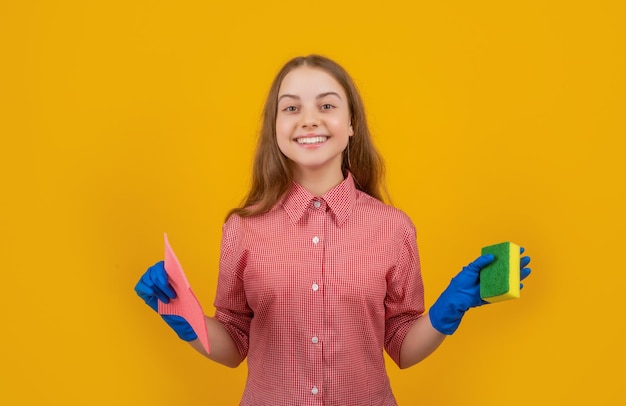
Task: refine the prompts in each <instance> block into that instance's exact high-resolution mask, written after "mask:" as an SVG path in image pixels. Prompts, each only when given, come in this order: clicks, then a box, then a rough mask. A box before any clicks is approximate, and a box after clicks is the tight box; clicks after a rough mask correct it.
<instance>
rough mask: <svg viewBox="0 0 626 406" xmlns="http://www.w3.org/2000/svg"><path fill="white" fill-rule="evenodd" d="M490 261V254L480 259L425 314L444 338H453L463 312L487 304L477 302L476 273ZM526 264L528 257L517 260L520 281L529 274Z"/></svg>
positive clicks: (478, 291) (470, 265)
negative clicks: (448, 336) (450, 336)
mask: <svg viewBox="0 0 626 406" xmlns="http://www.w3.org/2000/svg"><path fill="white" fill-rule="evenodd" d="M523 252H524V248H521V249H520V254H521V253H523ZM493 260H494V256H493V255H492V254H487V255H481V256H480V257H478V258H477V259H476V260H475V261H474V262H471V263H470V264H469V265H467V266H466V267H464V268H463V270H461V272H459V274H458V275H457V276H455V277H454V278H452V281H450V284H449V285H448V287H447V288H446V290H444V291H443V293H442V294H441V296H439V298H438V299H437V301H435V303H434V304H433V305H432V307H431V308H430V310H429V311H428V314H429V316H430V323H431V324H432V326H433V327H434V328H435V329H436V330H437V331H439V332H440V333H442V334H447V335H451V334H453V333H454V332H455V331H456V329H457V328H458V327H459V324H461V319H462V318H463V315H464V314H465V312H466V311H468V310H469V309H470V308H472V307H477V306H482V305H483V304H487V302H485V301H484V300H482V299H481V298H480V270H481V269H483V268H484V267H485V266H487V265H489V264H490V263H491V262H493ZM529 262H530V257H522V258H521V259H520V280H522V279H524V278H526V277H527V276H528V275H529V274H530V269H529V268H526V265H528V263H529ZM520 286H522V285H521V284H520Z"/></svg>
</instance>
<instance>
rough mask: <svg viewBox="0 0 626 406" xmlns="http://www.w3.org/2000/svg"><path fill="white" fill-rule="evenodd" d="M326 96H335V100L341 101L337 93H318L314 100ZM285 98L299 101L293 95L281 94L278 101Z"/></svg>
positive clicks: (297, 97) (298, 97)
mask: <svg viewBox="0 0 626 406" xmlns="http://www.w3.org/2000/svg"><path fill="white" fill-rule="evenodd" d="M326 96H337V98H339V100H341V96H339V93H337V92H325V93H320V94H318V95H317V96H315V98H316V99H318V100H319V99H323V98H324V97H326ZM285 97H289V98H291V99H296V100H300V96H296V95H295V94H283V95H281V96H280V97H278V101H280V100H281V99H283V98H285Z"/></svg>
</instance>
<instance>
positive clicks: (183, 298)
mask: <svg viewBox="0 0 626 406" xmlns="http://www.w3.org/2000/svg"><path fill="white" fill-rule="evenodd" d="M165 272H167V276H168V279H169V282H170V285H172V287H173V288H174V291H175V292H176V298H175V299H170V302H169V303H163V302H161V301H160V300H159V314H163V315H176V316H181V317H182V318H184V319H185V320H187V322H188V323H189V324H191V327H192V328H193V331H195V333H196V335H197V336H198V339H199V340H200V342H201V343H202V346H203V347H204V349H205V350H206V352H207V354H208V353H209V336H208V334H207V330H206V320H205V319H204V311H202V306H201V305H200V302H199V301H198V299H197V298H196V295H195V294H194V293H193V290H191V286H189V282H188V281H187V277H186V276H185V273H184V272H183V267H182V266H181V265H180V262H178V259H177V258H176V254H174V251H173V250H172V247H171V246H170V243H169V241H168V239H167V234H165Z"/></svg>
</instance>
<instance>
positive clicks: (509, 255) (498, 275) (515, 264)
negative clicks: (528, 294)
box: [480, 242, 520, 303]
mask: <svg viewBox="0 0 626 406" xmlns="http://www.w3.org/2000/svg"><path fill="white" fill-rule="evenodd" d="M482 254H483V255H485V254H493V256H494V257H495V259H494V260H493V262H492V263H490V264H489V265H487V266H486V267H484V268H483V269H482V270H481V271H480V297H481V298H482V299H483V300H485V301H487V302H489V303H494V302H501V301H503V300H509V299H517V298H519V297H520V288H519V282H520V280H519V273H520V269H519V265H520V247H519V245H516V244H513V243H512V242H503V243H500V244H495V245H490V246H487V247H484V248H483V249H482Z"/></svg>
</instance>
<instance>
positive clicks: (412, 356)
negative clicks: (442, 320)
mask: <svg viewBox="0 0 626 406" xmlns="http://www.w3.org/2000/svg"><path fill="white" fill-rule="evenodd" d="M445 338H446V335H445V334H442V333H440V332H439V331H437V330H436V329H435V328H434V327H433V326H432V324H431V322H430V317H429V316H422V317H420V318H419V319H417V320H415V322H414V323H413V325H412V326H411V328H410V329H409V331H408V333H407V334H406V337H405V338H404V341H403V342H402V348H401V349H400V365H399V366H400V368H402V369H404V368H409V367H411V366H413V365H415V364H417V363H418V362H421V361H423V360H424V359H426V357H428V356H429V355H430V354H432V353H433V352H434V351H435V350H436V349H437V348H438V347H439V346H440V345H441V343H443V340H445Z"/></svg>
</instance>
